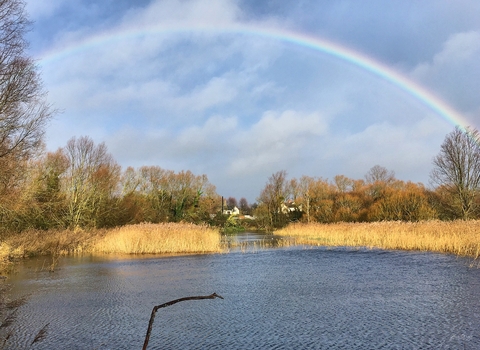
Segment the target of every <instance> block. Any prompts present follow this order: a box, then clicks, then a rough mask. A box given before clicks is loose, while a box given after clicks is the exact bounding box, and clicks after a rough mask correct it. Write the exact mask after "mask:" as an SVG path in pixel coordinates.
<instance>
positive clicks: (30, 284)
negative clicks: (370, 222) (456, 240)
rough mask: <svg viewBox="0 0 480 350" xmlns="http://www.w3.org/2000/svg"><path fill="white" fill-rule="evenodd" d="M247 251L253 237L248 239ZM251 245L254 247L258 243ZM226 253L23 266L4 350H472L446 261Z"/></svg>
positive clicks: (324, 252)
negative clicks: (19, 300)
mask: <svg viewBox="0 0 480 350" xmlns="http://www.w3.org/2000/svg"><path fill="white" fill-rule="evenodd" d="M248 239H249V240H250V243H252V242H255V241H259V240H261V238H258V237H257V238H255V237H254V236H253V235H249V236H248ZM257 243H258V242H257ZM253 246H254V247H255V248H254V249H242V250H232V251H231V252H230V253H228V254H213V255H190V256H174V257H142V258H123V259H119V260H113V259H107V258H98V257H97V258H95V257H69V258H64V259H62V260H61V261H60V264H59V266H58V268H57V269H56V271H55V272H54V273H49V272H46V271H44V270H43V271H42V269H41V267H42V265H43V264H44V262H43V260H42V259H38V260H37V261H34V260H30V261H27V262H25V263H24V264H23V265H21V266H20V267H19V272H18V273H17V274H16V275H14V276H12V277H11V278H10V279H9V281H8V282H9V283H11V284H12V286H13V290H12V293H14V294H15V295H16V296H20V295H28V302H27V304H25V305H24V306H22V307H21V308H20V309H19V311H18V314H17V317H18V318H17V322H16V327H15V332H14V334H13V336H12V338H11V339H10V340H9V343H8V344H9V347H8V348H12V349H29V348H30V344H31V342H32V340H33V337H34V336H35V334H36V333H37V332H38V330H39V329H41V328H42V327H43V326H44V325H45V324H47V323H49V325H48V331H47V336H46V338H45V339H44V340H43V341H41V342H38V343H35V344H34V345H33V346H32V347H31V348H34V349H141V348H142V345H143V341H144V337H145V333H146V330H147V325H148V321H149V318H150V313H151V311H152V308H153V307H154V306H155V305H159V304H162V303H165V302H167V301H170V300H174V299H178V298H181V297H188V296H197V295H209V294H211V293H213V292H216V293H218V294H220V295H221V296H223V297H224V299H223V300H222V299H213V300H210V299H208V300H195V301H185V302H182V303H178V304H175V305H173V306H170V307H168V308H163V309H159V311H158V312H157V315H156V318H155V323H154V325H153V330H152V334H151V337H150V343H149V347H148V349H420V348H421V349H479V348H480V298H479V295H480V269H478V268H472V267H470V266H469V260H467V259H461V258H456V257H454V256H449V255H440V254H430V253H421V252H400V251H383V250H367V249H350V248H332V249H327V248H322V247H315V248H313V247H290V248H285V247H283V248H268V249H261V248H258V247H259V246H261V244H257V245H256V246H255V245H253Z"/></svg>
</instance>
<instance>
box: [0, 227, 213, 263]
mask: <svg viewBox="0 0 480 350" xmlns="http://www.w3.org/2000/svg"><path fill="white" fill-rule="evenodd" d="M221 249H222V248H221V242H220V234H219V231H218V230H217V229H214V228H210V227H207V226H199V225H193V224H179V223H167V224H139V225H127V226H123V227H120V228H115V229H111V230H91V231H82V230H76V231H71V230H61V231H60V230H59V231H53V230H52V231H37V230H35V231H33V230H32V231H25V232H23V233H21V234H16V235H13V236H11V237H9V238H6V239H5V240H4V242H2V243H0V260H1V261H3V266H4V267H6V266H8V264H9V262H10V261H11V260H12V259H18V258H25V257H30V256H39V255H49V256H51V257H52V259H55V258H56V257H59V256H62V255H68V254H96V253H98V254H167V253H169V254H175V253H207V252H219V251H221ZM54 263H55V261H54V260H52V264H54Z"/></svg>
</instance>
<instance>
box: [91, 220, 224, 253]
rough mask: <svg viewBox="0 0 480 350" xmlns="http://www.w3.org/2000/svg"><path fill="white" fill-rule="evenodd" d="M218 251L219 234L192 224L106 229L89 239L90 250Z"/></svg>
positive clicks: (150, 251) (105, 251) (136, 251)
mask: <svg viewBox="0 0 480 350" xmlns="http://www.w3.org/2000/svg"><path fill="white" fill-rule="evenodd" d="M219 251H221V244H220V233H219V231H218V230H216V229H213V228H210V227H208V226H198V225H193V224H174V223H167V224H140V225H130V226H124V227H120V228H117V229H113V230H109V231H108V232H106V234H105V235H104V236H103V237H99V238H97V239H95V240H94V241H93V242H92V246H91V252H92V253H114V254H164V253H208V252H219Z"/></svg>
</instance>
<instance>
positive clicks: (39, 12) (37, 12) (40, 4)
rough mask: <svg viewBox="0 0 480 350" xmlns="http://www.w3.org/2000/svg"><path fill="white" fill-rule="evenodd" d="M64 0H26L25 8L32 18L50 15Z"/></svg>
mask: <svg viewBox="0 0 480 350" xmlns="http://www.w3.org/2000/svg"><path fill="white" fill-rule="evenodd" d="M64 2H65V1H64V0H42V1H38V0H28V1H26V10H27V12H28V15H29V17H30V18H31V19H32V20H34V21H35V20H39V19H41V18H45V17H50V16H52V15H53V14H54V13H55V11H56V10H57V9H59V8H60V7H61V6H62V5H63V4H64Z"/></svg>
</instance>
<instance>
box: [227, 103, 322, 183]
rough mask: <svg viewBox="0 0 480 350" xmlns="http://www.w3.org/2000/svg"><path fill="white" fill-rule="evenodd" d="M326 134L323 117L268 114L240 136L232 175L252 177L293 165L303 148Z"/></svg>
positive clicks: (302, 114)
mask: <svg viewBox="0 0 480 350" xmlns="http://www.w3.org/2000/svg"><path fill="white" fill-rule="evenodd" d="M326 131H327V123H326V121H325V118H324V117H323V116H322V115H320V114H319V113H311V114H306V113H302V112H298V111H292V110H289V111H284V112H282V113H278V112H274V111H269V112H266V113H264V115H263V116H262V118H260V120H259V121H258V122H257V123H255V124H253V125H252V126H251V128H249V129H247V130H244V131H243V132H240V133H239V134H238V135H236V137H235V145H236V147H238V149H239V152H238V155H237V157H236V158H235V159H234V160H233V161H232V162H231V164H230V167H229V173H230V174H236V175H237V176H239V175H242V174H252V173H258V172H261V171H263V170H265V169H270V168H272V167H275V166H276V167H282V166H286V165H287V164H288V163H293V162H295V158H297V159H298V157H299V154H298V153H299V152H300V151H301V149H302V148H303V147H305V146H307V145H308V143H309V142H312V139H314V138H315V137H318V136H319V135H322V134H324V133H325V132H326Z"/></svg>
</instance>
